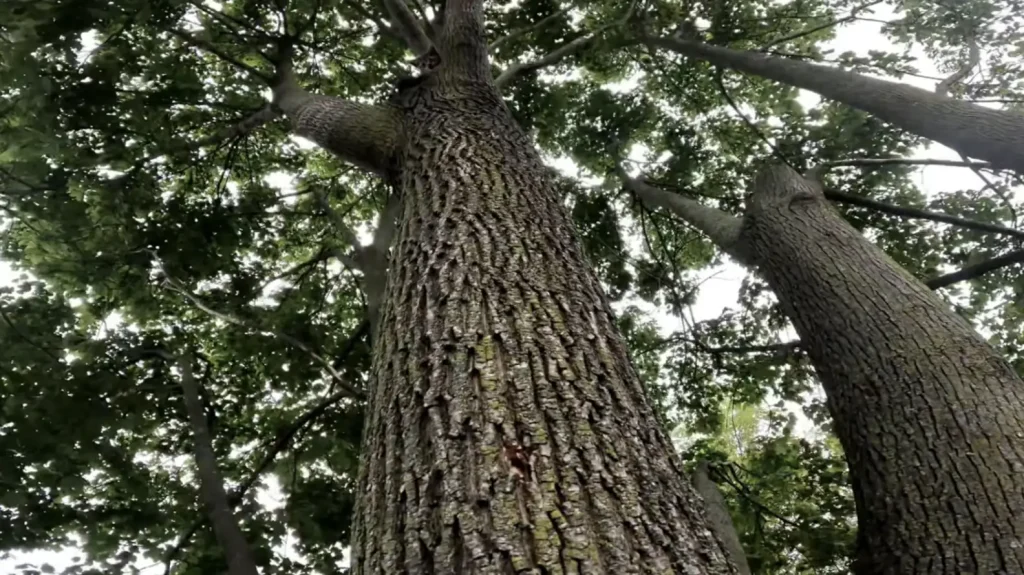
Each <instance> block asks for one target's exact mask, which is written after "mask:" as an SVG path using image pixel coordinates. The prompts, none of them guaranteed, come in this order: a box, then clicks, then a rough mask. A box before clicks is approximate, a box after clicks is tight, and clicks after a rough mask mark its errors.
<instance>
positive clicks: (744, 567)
mask: <svg viewBox="0 0 1024 575" xmlns="http://www.w3.org/2000/svg"><path fill="white" fill-rule="evenodd" d="M690 483H691V484H692V485H693V489H694V490H695V491H696V492H697V493H698V494H699V495H700V496H701V499H703V500H704V505H705V508H706V509H707V518H708V526H709V527H711V531H712V532H714V534H715V536H717V537H718V540H719V541H720V542H721V543H722V545H723V546H724V547H725V550H726V552H727V553H728V555H729V559H731V560H732V562H733V564H734V565H735V566H736V571H737V572H738V573H739V574H740V575H750V565H749V564H747V555H746V553H744V552H743V545H741V544H740V537H739V535H738V534H737V533H736V526H735V525H734V524H733V522H732V517H731V516H730V515H729V506H728V505H726V503H725V498H724V497H722V492H721V491H719V490H718V486H717V485H715V482H714V481H712V480H711V477H710V476H709V475H708V462H707V461H704V460H701V461H698V462H697V467H696V469H694V470H693V477H691V478H690Z"/></svg>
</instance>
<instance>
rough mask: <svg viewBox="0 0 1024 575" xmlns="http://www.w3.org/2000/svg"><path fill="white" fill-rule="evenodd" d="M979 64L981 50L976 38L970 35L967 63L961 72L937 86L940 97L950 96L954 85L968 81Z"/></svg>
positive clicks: (936, 90)
mask: <svg viewBox="0 0 1024 575" xmlns="http://www.w3.org/2000/svg"><path fill="white" fill-rule="evenodd" d="M979 62H981V50H980V49H979V48H978V42H977V41H976V40H975V39H974V36H973V35H969V36H968V37H967V62H966V63H965V64H964V65H963V66H961V67H960V69H959V70H957V71H956V72H953V73H952V74H950V76H949V77H948V78H946V79H945V80H943V81H941V82H939V83H938V84H937V85H936V86H935V93H936V94H938V95H940V96H946V95H948V94H949V89H950V88H951V87H953V85H954V84H957V83H958V82H962V81H964V80H965V79H967V76H968V75H970V73H971V71H972V70H974V68H976V67H977V66H978V63H979Z"/></svg>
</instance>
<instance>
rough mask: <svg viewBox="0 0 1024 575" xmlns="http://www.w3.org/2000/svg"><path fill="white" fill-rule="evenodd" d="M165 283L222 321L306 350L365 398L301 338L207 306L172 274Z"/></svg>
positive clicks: (353, 393) (341, 383)
mask: <svg viewBox="0 0 1024 575" xmlns="http://www.w3.org/2000/svg"><path fill="white" fill-rule="evenodd" d="M164 283H165V285H167V286H168V287H169V288H171V289H172V290H173V291H176V292H178V293H179V294H181V295H182V296H183V297H184V298H185V299H187V300H188V301H190V302H191V303H192V305H194V306H196V307H197V308H199V309H200V310H202V311H204V312H206V313H207V314H209V315H211V316H213V317H215V318H217V319H220V320H222V321H225V322H227V323H230V324H233V325H237V326H239V327H242V328H245V329H250V330H252V331H255V332H258V333H265V334H269V335H272V336H274V337H276V338H278V339H280V340H282V341H284V342H285V343H287V344H289V345H291V346H292V347H295V348H297V349H299V350H301V351H303V352H305V353H306V355H308V356H309V357H310V358H312V359H313V360H314V361H316V362H317V363H319V364H320V365H321V366H323V368H324V369H325V370H327V372H328V373H329V374H330V375H331V377H332V378H333V379H334V381H335V383H337V384H338V385H339V386H340V387H341V389H343V390H345V391H346V392H348V393H349V394H350V395H351V396H352V397H354V398H358V399H362V398H363V392H361V391H359V390H358V389H356V388H354V387H352V386H350V385H349V384H348V383H347V382H346V381H345V380H344V378H342V377H341V374H340V373H338V371H337V370H336V369H334V367H333V366H332V365H331V362H329V361H327V360H326V359H324V358H323V356H321V355H320V354H318V353H316V352H315V351H313V349H312V348H311V347H309V346H308V345H306V344H305V343H304V342H303V341H301V340H299V339H298V338H295V337H293V336H291V335H288V334H287V333H283V332H278V331H270V330H266V329H263V328H260V327H258V326H254V325H252V324H250V323H249V322H247V321H245V320H243V319H241V318H238V317H235V316H232V315H229V314H226V313H223V312H219V311H217V310H215V309H213V308H211V307H209V306H207V305H206V304H204V303H203V302H202V300H200V299H199V298H198V297H196V296H195V295H193V294H192V293H191V292H189V291H188V290H186V289H185V287H184V286H182V285H181V284H180V283H178V281H177V280H175V279H174V278H171V277H170V276H167V277H166V278H165V280H164Z"/></svg>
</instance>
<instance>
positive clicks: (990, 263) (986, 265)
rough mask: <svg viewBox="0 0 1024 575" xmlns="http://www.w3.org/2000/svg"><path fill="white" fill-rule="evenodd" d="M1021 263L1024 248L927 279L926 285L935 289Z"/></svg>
mask: <svg viewBox="0 0 1024 575" xmlns="http://www.w3.org/2000/svg"><path fill="white" fill-rule="evenodd" d="M1019 263H1024V250H1014V251H1012V252H1008V253H1006V254H1004V255H1001V256H999V257H995V258H992V259H990V260H985V261H983V262H981V263H979V264H975V265H973V266H967V267H965V268H963V269H962V270H960V271H957V272H953V273H951V274H946V275H944V276H939V277H937V278H932V279H930V280H928V281H926V282H925V285H926V286H928V287H930V288H931V289H933V290H935V289H939V288H944V287H949V286H951V285H953V284H955V283H959V282H963V281H968V280H973V279H977V278H979V277H981V276H983V275H985V274H987V273H989V272H993V271H996V270H998V269H1002V268H1005V267H1007V266H1011V265H1014V264H1019Z"/></svg>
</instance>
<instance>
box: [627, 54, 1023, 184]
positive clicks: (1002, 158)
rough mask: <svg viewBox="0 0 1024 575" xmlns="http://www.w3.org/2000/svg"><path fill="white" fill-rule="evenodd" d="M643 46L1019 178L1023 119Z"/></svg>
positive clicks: (838, 74) (850, 77)
mask: <svg viewBox="0 0 1024 575" xmlns="http://www.w3.org/2000/svg"><path fill="white" fill-rule="evenodd" d="M645 42H647V44H648V45H650V46H653V47H656V48H662V49H666V50H670V51H673V52H676V53H679V54H681V55H683V56H686V57H689V58H697V59H700V60H703V61H706V62H708V63H710V64H712V65H714V66H719V67H726V68H731V69H734V70H738V71H741V72H744V73H747V74H753V75H756V76H760V77H762V78H767V79H770V80H775V81H777V82H782V83H784V84H788V85H790V86H794V87H797V88H803V89H805V90H811V91H813V92H816V93H818V94H820V95H822V96H824V97H826V98H829V99H832V100H836V101H839V102H842V103H844V104H846V105H848V106H852V107H854V108H857V109H859V110H863V111H865V112H868V113H869V114H873V115H874V116H876V117H877V118H879V119H881V120H884V121H886V122H889V123H891V124H892V125H894V126H896V127H899V128H901V129H904V130H906V131H908V132H911V133H913V134H917V135H919V136H922V137H924V138H928V139H931V140H934V141H936V142H939V143H941V144H944V145H946V146H948V147H950V148H952V149H954V150H956V151H957V152H960V153H961V154H966V155H968V156H970V157H972V158H978V159H981V160H986V161H988V162H990V163H991V164H992V167H993V168H994V169H1011V170H1015V171H1017V172H1019V173H1024V114H1020V113H1017V112H1012V111H1004V110H992V109H989V108H985V107H983V106H977V105H974V104H971V103H968V102H963V101H960V100H954V99H952V98H947V97H945V96H941V95H938V94H934V93H932V92H929V91H927V90H922V89H920V88H915V87H913V86H909V85H906V84H900V83H898V82H890V81H887V80H880V79H876V78H871V77H869V76H864V75H861V74H856V73H854V72H848V71H846V70H842V69H839V68H832V67H828V66H822V65H820V64H813V63H810V62H798V61H794V60H788V59H786V58H779V57H775V56H768V55H765V54H760V53H757V52H744V51H741V50H733V49H731V48H725V47H721V46H713V45H710V44H706V43H703V42H696V41H693V40H683V39H680V38H672V37H663V38H650V37H648V38H646V39H645Z"/></svg>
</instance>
